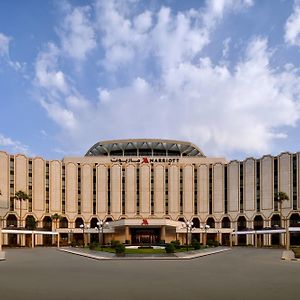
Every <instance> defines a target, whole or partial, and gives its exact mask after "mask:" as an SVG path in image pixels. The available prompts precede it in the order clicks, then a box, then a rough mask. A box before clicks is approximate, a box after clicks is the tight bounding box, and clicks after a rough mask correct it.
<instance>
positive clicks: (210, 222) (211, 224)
mask: <svg viewBox="0 0 300 300" xmlns="http://www.w3.org/2000/svg"><path fill="white" fill-rule="evenodd" d="M206 224H207V225H208V226H209V227H210V228H215V227H216V221H215V219H214V218H213V217H209V218H207V220H206Z"/></svg>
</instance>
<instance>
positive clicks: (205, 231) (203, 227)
mask: <svg viewBox="0 0 300 300" xmlns="http://www.w3.org/2000/svg"><path fill="white" fill-rule="evenodd" d="M209 228H210V226H209V225H207V224H204V225H200V229H204V233H205V246H206V242H207V241H206V240H207V230H208V229H209ZM203 244H204V243H203Z"/></svg>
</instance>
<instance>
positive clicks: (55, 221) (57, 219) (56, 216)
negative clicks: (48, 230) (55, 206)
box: [51, 213, 61, 243]
mask: <svg viewBox="0 0 300 300" xmlns="http://www.w3.org/2000/svg"><path fill="white" fill-rule="evenodd" d="M51 219H52V220H53V221H54V224H55V230H56V229H57V223H58V221H59V220H60V219H61V215H59V214H58V213H55V214H54V215H52V216H51ZM58 239H59V236H57V243H58Z"/></svg>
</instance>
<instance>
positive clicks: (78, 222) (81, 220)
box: [75, 217, 84, 228]
mask: <svg viewBox="0 0 300 300" xmlns="http://www.w3.org/2000/svg"><path fill="white" fill-rule="evenodd" d="M82 224H84V222H83V219H82V218H80V217H79V218H76V220H75V228H80V225H82Z"/></svg>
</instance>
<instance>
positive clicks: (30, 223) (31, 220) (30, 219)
mask: <svg viewBox="0 0 300 300" xmlns="http://www.w3.org/2000/svg"><path fill="white" fill-rule="evenodd" d="M36 223H37V221H36V219H35V217H34V216H33V215H28V216H27V217H26V219H25V228H26V229H30V230H33V229H35V228H36Z"/></svg>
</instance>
